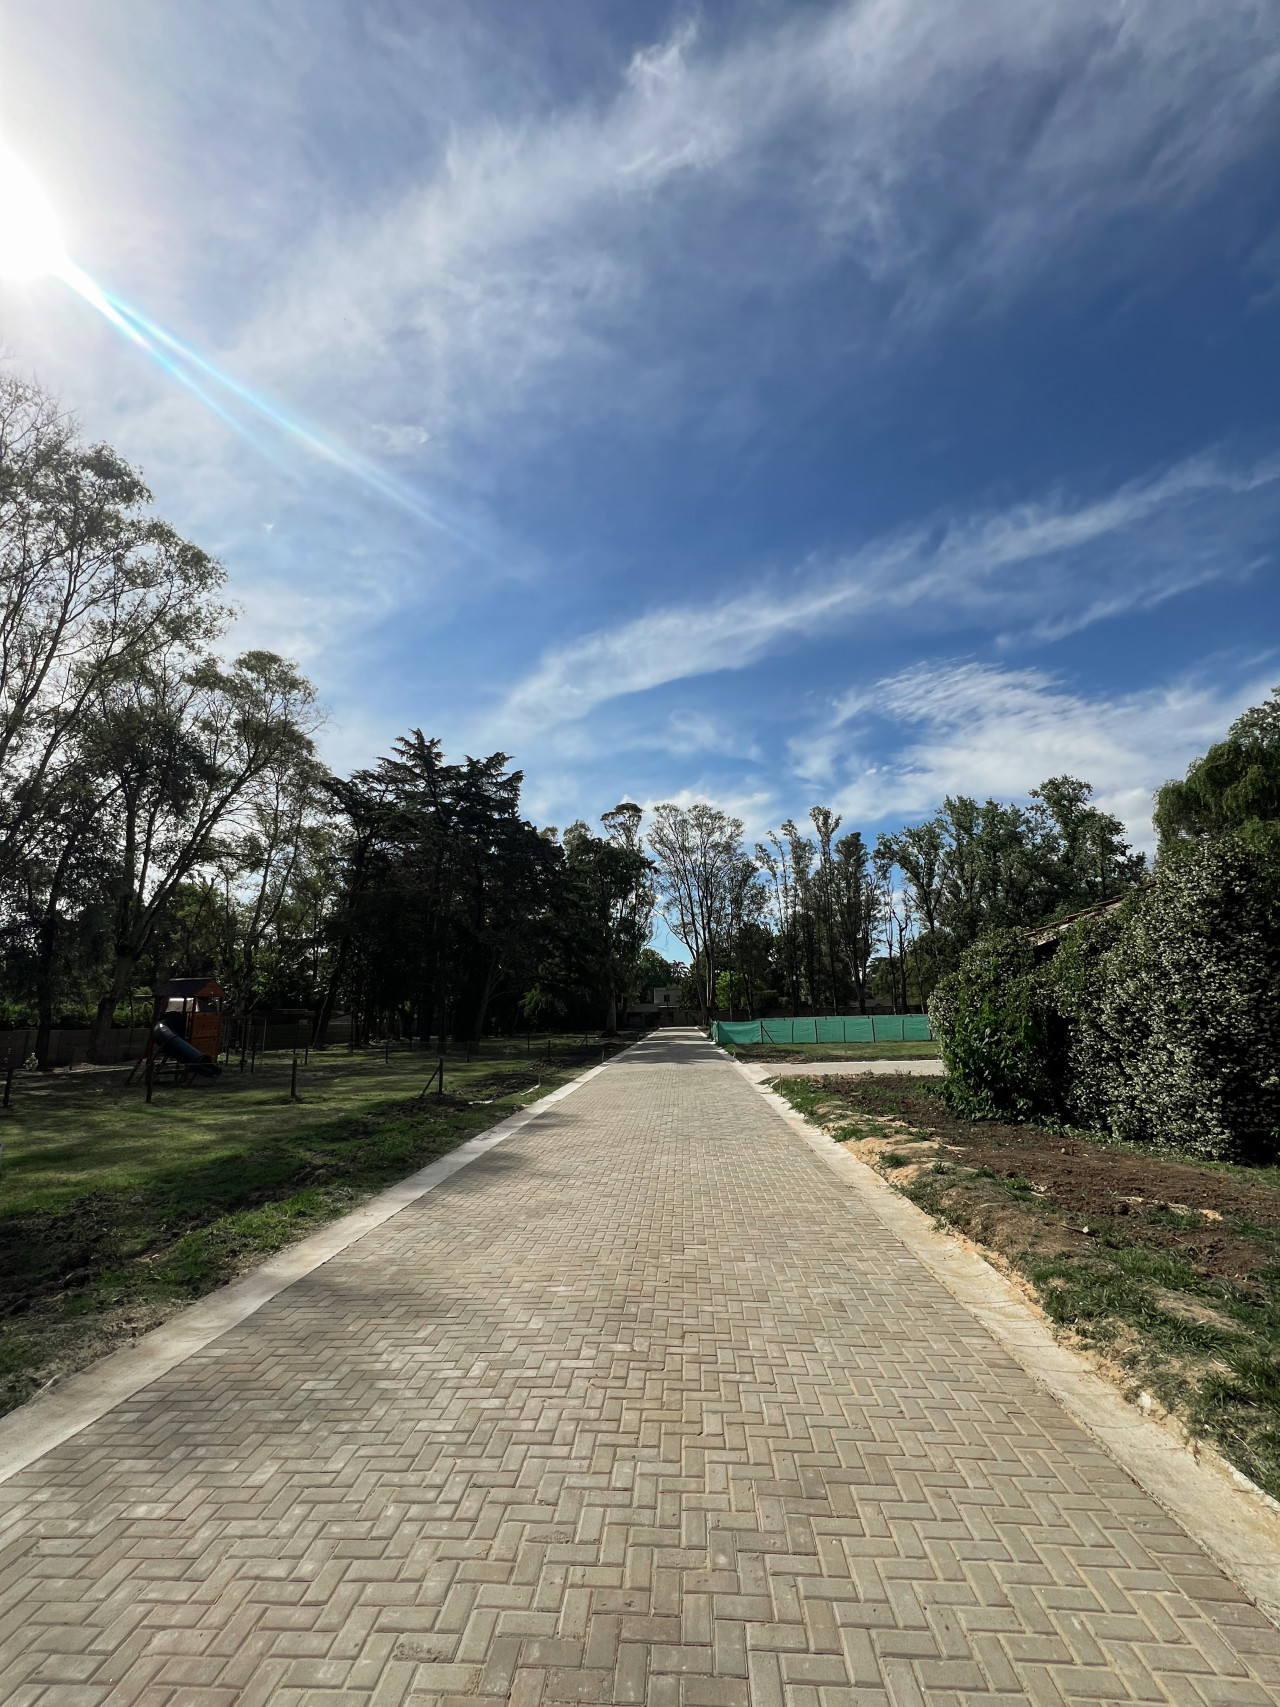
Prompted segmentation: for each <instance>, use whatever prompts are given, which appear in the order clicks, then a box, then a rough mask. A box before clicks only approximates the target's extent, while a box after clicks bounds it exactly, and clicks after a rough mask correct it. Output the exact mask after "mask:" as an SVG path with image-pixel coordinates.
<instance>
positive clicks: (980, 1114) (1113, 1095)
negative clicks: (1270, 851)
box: [930, 838, 1280, 1162]
mask: <svg viewBox="0 0 1280 1707" xmlns="http://www.w3.org/2000/svg"><path fill="white" fill-rule="evenodd" d="M1275 877H1276V873H1275V867H1274V865H1273V864H1272V863H1271V862H1270V861H1269V860H1267V859H1266V858H1265V857H1263V855H1262V854H1260V853H1259V852H1258V850H1257V849H1256V848H1255V847H1251V846H1249V845H1247V844H1246V843H1244V842H1243V841H1240V840H1238V839H1236V838H1225V839H1222V840H1217V841H1206V842H1203V843H1201V844H1199V845H1191V846H1188V847H1187V848H1185V849H1184V850H1182V852H1181V853H1180V855H1179V857H1178V858H1176V859H1173V860H1169V861H1166V862H1164V863H1162V864H1161V866H1160V867H1159V869H1158V871H1157V873H1156V876H1155V879H1154V881H1153V882H1152V883H1151V884H1150V885H1149V886H1148V887H1147V888H1146V889H1144V890H1142V891H1140V892H1138V893H1136V894H1135V895H1133V896H1132V897H1131V898H1129V899H1128V900H1126V901H1125V903H1124V904H1123V905H1122V906H1121V907H1120V908H1119V909H1118V910H1117V911H1116V912H1115V913H1113V914H1111V915H1110V916H1106V917H1101V918H1098V917H1095V918H1088V919H1083V920H1081V921H1079V922H1078V923H1077V924H1075V925H1073V926H1071V927H1069V928H1068V929H1067V930H1066V931H1065V932H1064V933H1063V935H1062V938H1061V941H1060V944H1059V946H1058V948H1057V952H1056V953H1055V954H1054V956H1053V958H1052V959H1051V960H1050V961H1049V962H1048V963H1047V964H1045V965H1042V966H1037V965H1036V964H1035V961H1034V957H1033V950H1032V948H1031V946H1030V943H1029V942H1028V939H1027V936H1026V934H1025V933H1017V932H1014V933H1005V934H1002V935H1000V936H995V937H989V938H986V939H984V941H983V942H981V943H979V944H977V945H976V946H975V947H974V948H973V949H970V950H969V951H968V952H967V953H966V954H965V956H964V958H963V960H962V962H961V966H960V970H959V971H958V972H957V973H956V974H954V975H953V976H952V977H951V978H949V979H947V980H946V981H944V983H943V985H941V986H940V987H939V990H938V992H937V994H936V995H935V998H934V1001H933V1003H932V1004H931V1006H930V1016H931V1018H932V1021H933V1025H934V1028H935V1030H936V1031H937V1033H938V1035H939V1037H940V1039H941V1041H942V1047H943V1054H944V1057H945V1059H946V1061H947V1063H948V1069H949V1073H950V1078H949V1080H948V1092H947V1094H948V1096H949V1098H950V1100H951V1101H952V1104H953V1106H955V1107H956V1108H957V1109H958V1110H961V1111H962V1112H964V1113H966V1114H969V1115H970V1116H972V1117H976V1118H1000V1119H1023V1120H1061V1119H1066V1120H1069V1121H1071V1122H1072V1123H1074V1124H1076V1125H1079V1126H1083V1127H1091V1128H1094V1129H1097V1130H1102V1131H1106V1132H1108V1133H1110V1134H1111V1135H1112V1136H1114V1137H1116V1138H1122V1139H1127V1140H1131V1141H1135V1142H1139V1143H1145V1144H1159V1145H1163V1146H1166V1147H1169V1148H1171V1149H1177V1150H1181V1151H1183V1152H1185V1153H1186V1154H1188V1155H1196V1156H1202V1157H1205V1158H1211V1159H1218V1160H1239V1161H1253V1162H1261V1161H1269V1160H1272V1159H1273V1158H1274V1157H1275V1156H1276V1155H1277V1153H1280V907H1278V905H1277V901H1276V881H1275Z"/></svg>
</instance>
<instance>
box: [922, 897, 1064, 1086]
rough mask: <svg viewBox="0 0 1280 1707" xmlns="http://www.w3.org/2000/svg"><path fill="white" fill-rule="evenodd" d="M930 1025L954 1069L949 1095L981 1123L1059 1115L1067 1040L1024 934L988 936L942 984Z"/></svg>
mask: <svg viewBox="0 0 1280 1707" xmlns="http://www.w3.org/2000/svg"><path fill="white" fill-rule="evenodd" d="M929 1021H930V1024H931V1025H932V1027H933V1030H934V1034H935V1036H936V1037H937V1038H938V1039H939V1041H940V1042H941V1045H942V1056H943V1059H944V1061H945V1062H946V1064H947V1075H948V1076H947V1083H946V1088H945V1093H944V1094H945V1095H946V1097H947V1100H948V1102H949V1103H950V1104H951V1106H952V1107H953V1108H955V1109H956V1110H957V1111H958V1112H959V1113H961V1114H966V1115H968V1116H969V1117H970V1119H974V1120H1041V1119H1046V1118H1051V1117H1053V1116H1054V1115H1056V1114H1057V1113H1058V1111H1059V1107H1060V1104H1061V1100H1062V1085H1063V1079H1064V1073H1063V1070H1062V1060H1063V1055H1064V1038H1063V1036H1062V1027H1061V1026H1060V1024H1059V1023H1058V1016H1057V1014H1056V1013H1055V1011H1054V1009H1053V1006H1052V1004H1051V1003H1050V1002H1049V1001H1048V1000H1046V995H1045V991H1044V989H1043V987H1042V984H1041V981H1040V980H1039V979H1038V977H1037V976H1036V968H1035V960H1034V957H1033V955H1032V951H1031V947H1030V944H1029V943H1028V941H1027V937H1026V933H1025V932H1024V931H1001V932H1000V933H999V934H998V935H995V936H989V937H984V938H983V939H982V941H980V942H977V943H975V944H974V945H973V947H972V948H969V949H966V950H965V952H964V954H963V955H962V956H961V959H960V965H959V968H958V969H957V970H956V971H955V972H952V973H950V974H949V975H948V976H947V977H946V978H944V979H943V980H942V981H941V982H940V983H939V985H938V987H937V989H936V990H935V991H934V993H933V998H932V1000H931V1001H930V1003H929Z"/></svg>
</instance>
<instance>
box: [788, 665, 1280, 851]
mask: <svg viewBox="0 0 1280 1707" xmlns="http://www.w3.org/2000/svg"><path fill="white" fill-rule="evenodd" d="M1275 673H1276V667H1275V666H1274V665H1270V666H1267V667H1266V668H1259V667H1258V665H1257V663H1256V661H1255V664H1254V665H1253V666H1252V667H1251V668H1250V669H1249V673H1248V677H1247V679H1243V678H1242V675H1241V674H1237V675H1236V679H1235V684H1234V685H1232V686H1229V687H1223V686H1209V685H1206V684H1205V683H1204V682H1203V681H1200V680H1195V679H1185V680H1180V681H1175V682H1172V683H1169V684H1166V685H1164V686H1161V687H1157V688H1152V689H1149V690H1147V691H1144V692H1142V693H1134V694H1122V695H1116V696H1113V697H1096V698H1090V697H1088V696H1087V695H1085V694H1082V693H1080V692H1078V691H1072V690H1071V689H1070V688H1068V687H1066V686H1064V685H1063V684H1062V683H1061V682H1060V681H1059V680H1058V679H1057V678H1056V677H1054V676H1052V675H1050V674H1048V673H1047V672H1045V671H1042V670H1034V669H1023V670H1011V669H1001V668H998V667H995V666H992V665H987V664H975V663H943V664H921V665H918V666H916V667H915V668H913V669H909V670H904V671H901V672H900V673H898V674H897V675H893V676H888V677H885V678H884V679H883V680H881V681H878V682H875V683H873V684H871V685H870V686H868V687H865V688H859V689H855V690H853V691H852V692H850V693H849V694H848V695H847V696H846V697H845V698H844V699H843V700H842V701H840V702H839V703H838V704H837V705H836V706H834V707H833V710H832V715H831V718H830V719H829V721H828V722H827V723H826V724H825V725H824V726H822V727H820V728H818V729H815V730H813V731H812V732H810V734H809V735H807V736H800V737H797V738H795V739H794V740H793V741H792V742H791V744H790V745H791V756H792V761H793V763H794V764H795V767H796V770H797V772H798V773H799V774H800V775H801V776H803V777H806V778H808V779H809V780H811V781H813V782H815V783H817V784H819V785H820V786H822V787H823V788H824V789H825V790H827V791H829V792H831V793H833V794H834V795H835V803H836V805H837V808H838V809H839V810H840V811H842V812H843V813H844V814H845V818H846V822H848V823H850V824H858V823H878V822H881V821H883V820H886V819H890V820H894V819H898V820H901V819H909V818H911V817H913V816H915V815H917V814H925V813H928V812H932V811H933V810H934V809H935V807H937V806H938V805H939V804H940V803H941V801H942V799H943V798H944V796H945V795H947V794H969V795H975V796H977V797H978V798H979V799H985V798H986V797H987V796H988V795H991V796H994V797H996V798H998V799H1006V800H1007V799H1010V798H1013V799H1019V798H1023V799H1025V797H1026V795H1027V793H1028V791H1029V790H1030V789H1032V788H1034V787H1036V786H1037V785H1038V784H1039V783H1041V782H1043V781H1044V779H1045V778H1046V777H1049V776H1057V775H1061V774H1063V773H1064V772H1066V773H1069V774H1071V775H1073V776H1078V777H1082V778H1084V780H1085V781H1087V782H1091V783H1092V784H1093V785H1094V788H1095V790H1096V795H1095V799H1096V802H1097V804H1099V805H1100V806H1103V807H1105V808H1106V809H1107V810H1108V811H1110V812H1114V813H1115V814H1116V815H1117V817H1119V818H1121V819H1122V820H1123V821H1124V823H1125V825H1126V826H1127V828H1128V832H1129V835H1130V837H1131V838H1132V840H1133V842H1134V843H1135V845H1137V846H1141V847H1150V846H1151V844H1152V832H1151V806H1152V798H1151V797H1152V794H1153V792H1154V790H1155V789H1157V788H1158V787H1159V786H1160V784H1161V783H1162V782H1165V781H1167V779H1168V778H1169V777H1171V776H1179V775H1181V774H1182V773H1183V772H1184V771H1185V770H1186V767H1187V764H1188V763H1189V762H1190V760H1191V759H1192V758H1194V757H1195V756H1196V755H1197V754H1200V753H1203V752H1204V751H1205V749H1206V748H1207V747H1208V746H1209V744H1210V743H1211V742H1213V741H1215V740H1221V738H1222V736H1223V734H1224V733H1225V732H1226V729H1227V726H1228V724H1229V723H1230V722H1231V721H1232V719H1233V718H1235V717H1236V716H1238V715H1239V713H1240V712H1241V711H1242V710H1243V709H1244V708H1245V706H1247V705H1252V704H1257V703H1258V701H1259V700H1261V699H1263V698H1264V697H1265V696H1266V694H1267V693H1268V692H1269V690H1270V688H1271V685H1272V682H1273V678H1274V675H1275ZM885 723H888V724H890V725H892V726H894V727H896V729H897V731H898V741H899V742H900V743H901V744H900V745H895V741H894V739H893V738H892V736H889V737H886V735H885V732H884V730H883V729H882V728H880V727H879V726H880V725H882V724H885ZM860 725H861V726H862V728H863V730H864V731H865V733H864V735H863V737H862V738H860V737H859V726H860ZM872 725H875V726H876V733H875V736H874V745H875V748H876V750H877V752H883V753H887V754H888V756H887V757H886V758H884V759H882V760H880V761H878V762H876V763H875V764H870V763H868V762H866V761H865V760H864V759H863V757H862V756H861V751H860V749H862V748H863V747H864V746H869V745H870V744H871V727H872Z"/></svg>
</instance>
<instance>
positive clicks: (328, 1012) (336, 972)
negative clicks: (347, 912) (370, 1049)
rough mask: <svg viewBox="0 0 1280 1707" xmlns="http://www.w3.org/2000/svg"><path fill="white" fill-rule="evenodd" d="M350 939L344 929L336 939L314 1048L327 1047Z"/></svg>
mask: <svg viewBox="0 0 1280 1707" xmlns="http://www.w3.org/2000/svg"><path fill="white" fill-rule="evenodd" d="M350 940H351V939H350V936H349V934H348V933H347V932H345V931H344V932H343V934H342V936H341V937H340V938H339V941H338V952H337V954H335V955H334V957H333V971H332V972H331V973H330V974H329V983H328V985H327V987H326V989H325V992H324V997H323V999H322V1000H321V1003H320V1012H319V1013H318V1014H317V1015H316V1040H315V1043H314V1045H313V1047H314V1048H316V1049H324V1048H327V1047H328V1043H329V1022H330V1021H331V1020H332V1019H333V1008H334V1003H335V1002H336V1001H337V999H338V984H339V982H340V981H341V978H342V974H343V973H344V971H345V970H346V965H347V944H348V942H349V941H350ZM351 1023H352V1024H353V1025H354V1024H355V1015H354V1014H353V1015H352V1016H351Z"/></svg>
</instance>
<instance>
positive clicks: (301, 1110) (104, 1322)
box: [0, 1032, 601, 1412]
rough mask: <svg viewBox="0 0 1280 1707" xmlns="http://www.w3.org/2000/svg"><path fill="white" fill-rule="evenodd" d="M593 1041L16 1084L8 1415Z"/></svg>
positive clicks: (589, 1051)
mask: <svg viewBox="0 0 1280 1707" xmlns="http://www.w3.org/2000/svg"><path fill="white" fill-rule="evenodd" d="M600 1047H601V1045H600V1044H599V1043H598V1042H597V1043H596V1044H595V1045H594V1046H591V1045H588V1046H586V1047H584V1046H583V1042H582V1034H581V1033H580V1032H579V1033H577V1034H576V1036H575V1037H573V1038H567V1037H566V1038H560V1039H555V1040H553V1042H552V1054H553V1060H552V1061H551V1062H550V1063H548V1061H547V1059H546V1041H545V1040H543V1043H542V1053H541V1058H540V1059H539V1058H538V1057H537V1056H535V1057H534V1058H532V1059H530V1058H528V1057H527V1056H526V1053H525V1049H524V1047H523V1046H520V1047H518V1048H517V1047H515V1046H510V1045H509V1046H502V1045H496V1044H486V1045H485V1046H484V1047H483V1051H482V1052H481V1053H480V1054H478V1055H477V1057H476V1058H474V1059H473V1060H471V1061H470V1062H468V1061H467V1060H466V1059H465V1058H464V1056H462V1055H461V1054H456V1055H452V1056H450V1057H449V1058H448V1059H447V1061H446V1065H445V1091H446V1094H445V1096H444V1097H443V1098H440V1097H437V1096H436V1095H435V1093H434V1092H429V1093H428V1094H427V1095H426V1096H425V1097H424V1098H422V1099H421V1100H418V1095H419V1092H420V1091H422V1090H423V1088H424V1086H425V1084H426V1082H427V1079H428V1077H429V1075H430V1073H431V1072H432V1071H433V1070H434V1068H435V1064H436V1057H435V1056H434V1054H433V1055H423V1054H420V1053H419V1052H418V1051H416V1050H415V1051H412V1052H410V1051H407V1050H404V1051H401V1052H398V1053H393V1054H392V1056H391V1060H390V1063H389V1064H388V1063H387V1062H386V1061H385V1060H384V1058H383V1056H382V1054H381V1053H380V1052H374V1051H370V1052H368V1053H363V1054H361V1053H357V1054H349V1053H348V1052H347V1051H346V1050H339V1049H335V1050H332V1051H330V1052H327V1053H325V1054H323V1055H313V1056H312V1058H311V1061H310V1063H309V1065H308V1066H307V1067H306V1068H305V1069H302V1070H300V1074H299V1094H300V1096H301V1098H302V1101H301V1102H298V1103H291V1102H290V1101H289V1075H290V1058H289V1057H288V1056H287V1055H282V1056H270V1057H265V1058H262V1059H260V1061H259V1065H258V1071H257V1072H255V1073H253V1074H244V1075H241V1074H240V1073H239V1071H238V1070H237V1069H236V1067H235V1065H234V1064H233V1065H232V1067H231V1068H230V1069H228V1070H226V1071H224V1073H223V1076H222V1077H221V1078H220V1079H218V1080H215V1081H212V1082H197V1083H196V1084H193V1085H191V1086H188V1087H183V1088H179V1087H175V1086H173V1085H171V1084H164V1085H161V1086H159V1087H158V1088H157V1089H156V1090H155V1093H154V1097H153V1100H152V1102H151V1104H150V1105H148V1104H147V1103H146V1101H145V1099H144V1093H143V1090H142V1088H141V1086H138V1085H134V1086H130V1087H126V1086H125V1085H124V1084H123V1083H122V1081H121V1077H120V1076H117V1075H111V1076H110V1077H109V1078H108V1076H106V1075H98V1074H88V1073H85V1074H60V1075H57V1076H54V1077H41V1076H37V1075H35V1074H31V1075H26V1074H23V1075H19V1076H18V1078H17V1079H16V1080H15V1083H14V1091H13V1103H12V1107H11V1109H10V1110H9V1111H8V1113H7V1114H6V1115H5V1116H4V1117H3V1119H2V1120H0V1139H2V1140H3V1143H4V1158H3V1163H2V1164H0V1412H2V1411H4V1410H8V1409H11V1408H12V1407H13V1406H14V1405H16V1404H20V1403H22V1402H23V1400H24V1399H26V1398H28V1397H30V1396H31V1394H32V1393H33V1392H34V1391H36V1390H37V1389H38V1388H39V1387H40V1386H42V1385H44V1384H47V1382H48V1381H49V1380H50V1379H53V1378H55V1377H58V1376H61V1375H63V1374H66V1373H68V1372H69V1371H70V1370H73V1369H76V1368H80V1367H83V1366H84V1364H86V1363H87V1362H90V1361H92V1359H93V1358H94V1357H96V1356H98V1355H101V1354H102V1353H103V1352H105V1351H107V1350H110V1349H111V1348H112V1346H113V1345H115V1344H118V1343H119V1342H120V1341H121V1340H124V1339H129V1338H131V1337H134V1336H136V1334H137V1333H140V1332H143V1331H145V1330H146V1329H147V1328H149V1327H152V1326H154V1325H155V1324H156V1323H157V1322H158V1321H161V1320H163V1319H164V1317H165V1316H166V1315H169V1314H171V1313H172V1312H173V1311H174V1310H175V1309H179V1308H181V1307H182V1305H183V1304H185V1303H188V1302H190V1301H191V1300H192V1299H194V1298H198V1297H200V1296H202V1295H203V1294H204V1293H207V1292H209V1291H211V1290H212V1289H213V1288H215V1287H217V1286H220V1285H222V1284H224V1283H225V1282H226V1281H228V1280H230V1279H232V1278H233V1277H234V1276H235V1275H236V1274H238V1273H241V1272H243V1271H244V1270H245V1269H246V1268H248V1267H251V1266H252V1265H253V1264H254V1263H256V1262H259V1261H261V1260H263V1258H265V1257H266V1256H269V1255H270V1254H271V1253H272V1252H274V1251H277V1250H279V1249H281V1248H282V1247H283V1246H285V1245H287V1244H290V1243H292V1242H293V1241H294V1240H296V1239H298V1238H301V1237H304V1236H305V1235H306V1234H307V1233H310V1232H312V1231H314V1230H315V1229H316V1228H318V1227H320V1226H322V1225H324V1223H325V1222H327V1221H330V1220H332V1219H334V1218H335V1217H336V1216H338V1215H342V1214H344V1213H346V1212H347V1211H348V1210H349V1209H351V1208H353V1207H354V1206H355V1205H356V1204H358V1203H359V1202H361V1201H362V1200H363V1199H364V1198H367V1197H368V1196H370V1195H371V1194H372V1193H374V1192H376V1191H378V1190H380V1189H381V1188H382V1187H384V1186H386V1185H389V1184H391V1183H393V1182H394V1181H395V1180H397V1179H401V1178H403V1177H404V1176H405V1175H406V1174H409V1173H412V1172H414V1171H415V1170H416V1169H417V1168H419V1167H422V1166H423V1165H424V1164H425V1163H426V1162H428V1161H430V1160H432V1159H433V1158H434V1157H436V1156H439V1155H443V1154H445V1153H446V1152H447V1151H448V1150H450V1149H452V1148H454V1147H455V1146H456V1145H457V1144H459V1143H462V1142H464V1141H465V1140H466V1139H467V1138H469V1137H471V1136H473V1135H474V1134H475V1133H477V1132H480V1131H483V1130H484V1129H485V1128H486V1127H488V1126H491V1125H493V1124H494V1123H495V1122H496V1121H499V1120H502V1119H504V1118H505V1117H506V1116H507V1115H508V1114H510V1113H512V1112H513V1111H515V1110H516V1109H518V1108H519V1107H521V1106H523V1105H526V1104H528V1103H529V1102H531V1101H534V1100H536V1099H537V1098H538V1097H539V1096H542V1095H545V1094H546V1093H547V1092H548V1091H550V1090H553V1089H555V1088H556V1086H558V1085H560V1084H563V1083H565V1082H566V1081H567V1080H568V1079H570V1078H572V1077H573V1076H575V1074H576V1073H577V1072H579V1071H581V1070H582V1069H583V1068H584V1067H588V1066H591V1065H593V1064H595V1063H597V1062H598V1061H599V1059H600Z"/></svg>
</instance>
